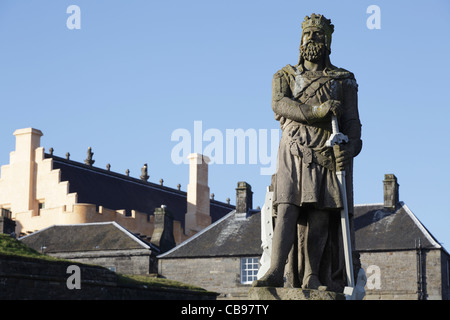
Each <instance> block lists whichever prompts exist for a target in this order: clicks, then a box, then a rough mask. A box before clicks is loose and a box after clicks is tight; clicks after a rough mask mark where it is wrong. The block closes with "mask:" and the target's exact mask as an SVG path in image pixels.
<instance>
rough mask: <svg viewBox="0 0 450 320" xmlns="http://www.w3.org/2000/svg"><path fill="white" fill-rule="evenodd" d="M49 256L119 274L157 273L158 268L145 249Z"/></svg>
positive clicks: (149, 252)
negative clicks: (106, 269)
mask: <svg viewBox="0 0 450 320" xmlns="http://www.w3.org/2000/svg"><path fill="white" fill-rule="evenodd" d="M49 255H50V256H53V257H57V258H61V259H66V260H71V261H76V262H79V263H86V264H95V265H98V266H102V267H105V268H108V269H109V270H113V271H115V272H117V273H121V274H140V275H143V274H149V273H157V268H158V264H157V262H156V258H155V257H154V256H152V255H151V251H150V250H147V249H130V250H107V251H103V250H98V251H93V252H89V251H86V252H68V253H64V252H61V253H50V254H49Z"/></svg>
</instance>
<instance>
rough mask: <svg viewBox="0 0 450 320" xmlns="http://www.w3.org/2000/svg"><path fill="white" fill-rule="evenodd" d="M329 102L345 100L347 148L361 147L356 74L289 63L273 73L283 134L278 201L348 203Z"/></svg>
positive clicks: (342, 122) (342, 114) (343, 127)
mask: <svg viewBox="0 0 450 320" xmlns="http://www.w3.org/2000/svg"><path fill="white" fill-rule="evenodd" d="M328 100H338V101H340V102H341V104H342V105H341V107H340V110H341V112H340V117H339V129H340V131H341V132H342V133H344V134H346V135H347V136H348V138H349V142H348V143H347V146H346V148H347V150H349V152H350V154H351V155H352V156H353V157H355V156H356V155H357V154H358V153H359V152H360V150H361V140H360V137H361V124H360V121H359V115H358V108H357V84H356V81H355V79H354V76H353V74H352V73H350V72H348V71H346V70H343V69H338V68H326V69H325V70H324V71H302V68H301V67H300V66H295V67H293V66H290V65H288V66H286V67H284V68H283V69H281V70H280V71H278V72H277V73H275V75H274V77H273V83H272V108H273V110H274V112H275V117H276V119H277V120H279V121H280V124H281V129H282V132H283V133H282V137H281V141H280V146H279V151H278V161H277V172H276V175H275V177H274V198H275V204H279V203H289V204H294V205H297V206H304V205H305V204H313V205H314V206H315V207H316V208H318V209H338V208H341V207H342V206H343V204H342V200H341V196H340V192H339V185H338V181H337V178H336V174H335V170H336V168H335V159H334V153H333V149H332V148H330V147H327V146H326V145H325V142H326V141H327V140H328V138H329V137H330V135H331V133H332V129H331V111H330V110H329V109H330V107H329V105H328V106H327V105H326V104H325V105H323V103H324V102H326V101H328ZM345 170H346V177H347V181H346V182H347V189H348V190H347V196H348V203H349V210H350V211H351V208H352V207H353V206H352V204H353V197H352V195H353V192H352V189H353V186H352V165H351V164H350V165H349V166H348V167H347V168H345Z"/></svg>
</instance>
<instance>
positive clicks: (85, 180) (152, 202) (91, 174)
mask: <svg viewBox="0 0 450 320" xmlns="http://www.w3.org/2000/svg"><path fill="white" fill-rule="evenodd" d="M45 156H46V157H47V158H52V159H53V169H60V170H61V181H69V192H70V193H77V195H78V202H79V203H91V204H96V205H97V206H103V207H105V208H108V209H112V210H125V211H126V213H127V215H130V214H131V210H136V211H139V212H142V213H147V214H154V211H155V208H160V207H161V205H165V206H166V207H167V210H169V211H170V212H171V213H172V215H173V217H174V219H175V220H178V221H180V222H181V225H182V227H183V228H184V215H185V214H186V210H187V193H186V192H184V191H180V190H176V189H172V188H169V187H166V186H161V185H159V184H156V183H152V182H148V181H143V180H140V179H136V178H133V177H129V176H126V175H123V174H119V173H116V172H112V171H108V170H104V169H101V168H97V167H93V166H88V165H85V164H82V163H79V162H76V161H72V160H67V159H64V158H60V157H57V156H54V155H49V154H46V155H45ZM234 208H235V207H234V206H232V205H229V204H227V203H223V202H220V201H216V200H210V215H211V219H212V221H213V222H214V221H217V220H218V219H220V218H221V217H223V216H224V215H226V214H228V213H229V212H230V211H232V210H233V209H234Z"/></svg>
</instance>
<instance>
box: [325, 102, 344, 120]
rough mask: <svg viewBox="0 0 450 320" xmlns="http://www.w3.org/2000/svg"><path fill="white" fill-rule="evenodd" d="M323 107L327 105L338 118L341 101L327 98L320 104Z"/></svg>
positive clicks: (340, 110)
mask: <svg viewBox="0 0 450 320" xmlns="http://www.w3.org/2000/svg"><path fill="white" fill-rule="evenodd" d="M322 105H323V106H324V107H327V108H328V109H329V111H330V112H331V113H332V114H334V115H335V116H336V117H338V118H339V116H340V115H341V112H342V108H341V106H342V103H341V102H340V101H338V100H328V101H326V102H324V103H323V104H322Z"/></svg>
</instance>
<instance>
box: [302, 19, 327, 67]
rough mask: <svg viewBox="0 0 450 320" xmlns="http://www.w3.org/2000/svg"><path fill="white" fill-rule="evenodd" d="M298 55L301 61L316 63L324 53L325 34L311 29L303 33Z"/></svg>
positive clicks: (319, 30)
mask: <svg viewBox="0 0 450 320" xmlns="http://www.w3.org/2000/svg"><path fill="white" fill-rule="evenodd" d="M300 53H301V56H302V58H303V59H305V60H307V61H310V62H314V63H317V62H318V61H320V60H321V59H322V58H323V56H324V54H325V53H326V47H325V33H324V32H323V30H322V29H320V28H317V27H311V28H308V29H306V30H304V31H303V34H302V44H301V46H300Z"/></svg>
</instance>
